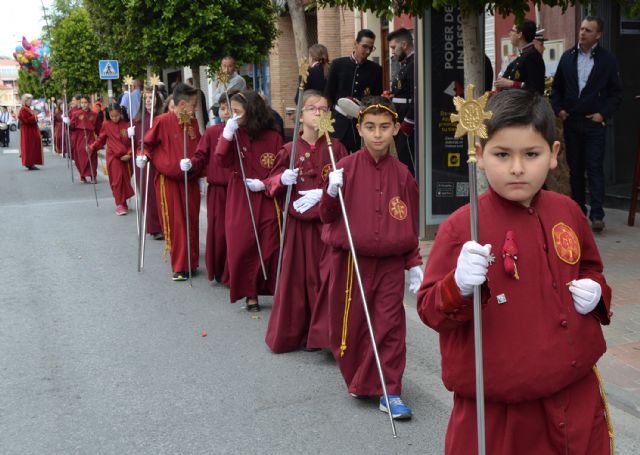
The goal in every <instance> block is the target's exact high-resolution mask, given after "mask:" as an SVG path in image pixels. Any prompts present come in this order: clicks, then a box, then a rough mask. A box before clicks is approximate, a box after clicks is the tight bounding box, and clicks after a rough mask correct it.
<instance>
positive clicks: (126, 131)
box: [89, 103, 134, 215]
mask: <svg viewBox="0 0 640 455" xmlns="http://www.w3.org/2000/svg"><path fill="white" fill-rule="evenodd" d="M108 112H109V118H108V119H107V120H106V121H105V122H103V123H102V128H101V129H100V134H99V135H98V138H97V139H96V141H95V142H94V143H93V144H91V146H89V151H90V152H91V153H95V152H97V151H98V150H100V149H101V148H102V147H104V145H105V144H107V169H108V171H109V185H111V192H112V193H113V198H114V199H115V201H116V215H126V214H127V212H128V211H129V209H128V207H127V199H129V198H130V197H132V196H133V195H134V192H133V187H132V186H131V164H130V163H131V139H130V137H131V136H133V134H134V129H133V127H131V128H129V124H128V123H127V122H126V121H124V120H123V119H122V118H121V114H120V105H119V104H117V103H114V104H112V105H111V106H109V111H108Z"/></svg>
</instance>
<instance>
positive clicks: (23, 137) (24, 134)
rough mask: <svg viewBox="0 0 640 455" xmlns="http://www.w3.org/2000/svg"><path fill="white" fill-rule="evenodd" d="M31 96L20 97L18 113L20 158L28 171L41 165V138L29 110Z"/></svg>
mask: <svg viewBox="0 0 640 455" xmlns="http://www.w3.org/2000/svg"><path fill="white" fill-rule="evenodd" d="M32 100H33V96H32V95H31V94H29V93H26V94H24V95H22V108H21V109H20V112H19V113H18V120H20V158H21V159H22V165H23V166H24V167H26V168H27V169H29V170H30V171H33V170H37V169H39V168H38V167H37V166H36V164H43V163H44V157H43V156H42V137H41V136H40V128H39V127H38V118H37V117H36V115H35V114H34V113H33V111H32V110H31V101H32Z"/></svg>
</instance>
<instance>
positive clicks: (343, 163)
mask: <svg viewBox="0 0 640 455" xmlns="http://www.w3.org/2000/svg"><path fill="white" fill-rule="evenodd" d="M357 127H358V132H359V133H360V136H361V137H362V138H363V140H364V144H365V146H364V148H362V149H360V150H359V151H357V152H356V153H354V154H352V155H350V156H347V157H346V158H343V159H342V160H340V161H339V162H338V163H337V164H336V166H337V170H335V171H332V172H331V173H330V174H329V185H328V186H327V191H326V192H325V193H324V194H323V195H322V201H321V202H320V218H321V219H322V222H323V223H326V225H325V226H324V230H323V232H322V238H323V240H324V241H325V242H326V243H328V244H329V245H330V247H331V252H330V266H331V270H330V284H329V309H330V311H329V314H330V318H331V348H332V351H333V355H334V357H335V359H336V361H337V363H338V366H339V367H340V372H341V373H342V376H343V377H344V380H345V382H346V384H347V388H348V391H349V393H351V394H352V395H353V396H381V395H383V393H382V386H381V384H380V378H379V375H378V371H377V369H376V362H375V358H374V355H373V350H372V346H371V339H370V337H369V333H368V328H367V324H366V320H365V316H364V309H363V302H362V299H361V296H360V291H359V289H358V284H357V280H356V279H355V277H354V266H353V258H352V256H351V252H350V248H349V242H348V239H347V231H346V227H345V223H344V218H343V217H342V212H341V209H340V203H339V200H338V197H337V196H338V188H339V187H343V189H342V191H343V194H344V202H345V206H346V211H347V214H348V216H349V221H350V223H351V225H350V227H351V233H352V236H353V241H354V244H355V249H356V255H357V259H358V264H359V266H360V272H361V275H362V282H363V285H364V292H365V295H366V296H367V302H368V308H369V312H370V314H371V323H372V325H373V331H374V333H375V336H376V340H377V345H378V353H379V355H380V362H381V364H382V370H383V372H384V376H385V381H386V387H387V392H388V395H389V402H390V403H386V402H385V399H384V396H381V398H380V405H379V409H380V410H381V411H384V412H387V406H388V405H390V406H391V414H392V416H393V418H394V419H410V418H411V415H412V412H411V409H410V408H409V407H408V406H406V405H405V404H404V403H403V401H402V399H401V398H400V394H401V393H402V374H403V372H404V367H405V361H406V344H405V337H406V319H405V310H404V305H403V298H404V271H405V269H408V270H409V277H410V290H411V291H412V292H415V291H417V290H418V287H419V286H420V282H421V281H422V270H421V267H420V265H421V264H422V260H421V258H420V253H419V250H418V185H417V183H416V181H415V180H414V178H413V176H412V175H411V173H410V172H409V169H408V168H407V166H405V165H404V164H402V163H401V162H400V161H398V160H397V159H396V158H394V157H392V156H390V155H389V149H390V147H391V144H393V141H394V136H395V135H396V134H397V133H398V131H399V129H400V124H399V123H398V115H397V113H396V111H395V108H394V107H393V104H392V103H391V102H390V101H389V100H388V99H386V98H383V97H379V96H376V97H370V98H369V99H365V104H364V107H363V109H362V110H361V111H360V115H359V117H358V125H357ZM343 182H344V186H343Z"/></svg>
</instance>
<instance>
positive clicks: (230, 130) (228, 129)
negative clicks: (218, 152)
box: [222, 114, 242, 141]
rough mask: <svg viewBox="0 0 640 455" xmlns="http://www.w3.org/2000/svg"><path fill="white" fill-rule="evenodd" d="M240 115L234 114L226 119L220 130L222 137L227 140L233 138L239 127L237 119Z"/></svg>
mask: <svg viewBox="0 0 640 455" xmlns="http://www.w3.org/2000/svg"><path fill="white" fill-rule="evenodd" d="M241 117H242V116H241V115H235V114H234V115H233V117H231V118H230V119H229V120H227V123H226V124H225V125H224V130H223V131H222V137H224V138H225V139H226V140H228V141H230V140H232V139H233V135H234V134H236V131H237V130H238V127H239V125H238V120H240V118H241Z"/></svg>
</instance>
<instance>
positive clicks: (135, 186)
mask: <svg viewBox="0 0 640 455" xmlns="http://www.w3.org/2000/svg"><path fill="white" fill-rule="evenodd" d="M123 84H124V85H125V87H127V92H128V93H129V127H133V115H131V114H132V112H133V109H132V107H131V87H133V78H132V77H131V76H125V77H124V81H123ZM135 150H136V141H135V138H133V137H132V138H131V154H132V156H133V157H134V158H135V153H136V152H135ZM133 161H134V163H135V159H134V160H133ZM133 196H134V197H135V199H136V229H137V231H138V237H140V204H139V203H138V179H137V177H136V171H135V165H134V170H133Z"/></svg>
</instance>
